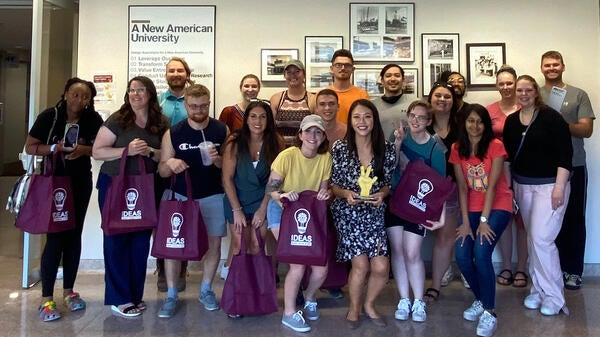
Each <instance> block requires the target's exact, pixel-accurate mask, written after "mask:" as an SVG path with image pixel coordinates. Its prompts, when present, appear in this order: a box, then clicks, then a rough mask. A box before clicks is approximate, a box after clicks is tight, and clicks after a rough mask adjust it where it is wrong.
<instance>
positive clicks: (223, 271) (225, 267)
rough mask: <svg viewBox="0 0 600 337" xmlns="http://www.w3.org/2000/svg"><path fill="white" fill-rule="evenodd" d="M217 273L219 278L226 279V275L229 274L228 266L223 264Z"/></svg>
mask: <svg viewBox="0 0 600 337" xmlns="http://www.w3.org/2000/svg"><path fill="white" fill-rule="evenodd" d="M219 274H220V275H221V280H226V279H227V275H229V266H226V265H223V267H221V272H220V273H219Z"/></svg>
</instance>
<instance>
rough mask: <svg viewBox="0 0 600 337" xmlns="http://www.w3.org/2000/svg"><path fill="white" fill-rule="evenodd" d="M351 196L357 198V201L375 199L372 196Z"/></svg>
mask: <svg viewBox="0 0 600 337" xmlns="http://www.w3.org/2000/svg"><path fill="white" fill-rule="evenodd" d="M352 198H354V200H359V201H375V200H377V199H376V198H374V197H361V196H360V195H356V196H353V197H352Z"/></svg>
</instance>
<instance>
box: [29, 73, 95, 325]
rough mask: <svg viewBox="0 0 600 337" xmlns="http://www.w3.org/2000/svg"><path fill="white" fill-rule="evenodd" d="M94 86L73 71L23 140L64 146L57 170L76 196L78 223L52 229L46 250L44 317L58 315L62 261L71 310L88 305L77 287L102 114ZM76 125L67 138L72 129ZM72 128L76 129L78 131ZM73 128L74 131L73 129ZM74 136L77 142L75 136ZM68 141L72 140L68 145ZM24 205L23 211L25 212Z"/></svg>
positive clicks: (36, 150) (45, 148)
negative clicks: (56, 287)
mask: <svg viewBox="0 0 600 337" xmlns="http://www.w3.org/2000/svg"><path fill="white" fill-rule="evenodd" d="M94 96H96V89H95V88H94V85H93V84H92V83H91V82H88V81H85V80H82V79H80V78H77V77H74V78H71V79H69V80H68V81H67V83H66V84H65V89H64V92H63V94H62V96H61V99H60V101H58V103H57V104H56V106H54V107H53V108H49V109H46V110H44V111H43V112H42V113H40V114H39V116H38V117H37V119H36V121H35V123H34V124H33V127H32V128H31V130H29V135H28V136H27V140H26V142H25V146H26V151H27V153H28V154H31V155H37V156H48V155H50V156H51V155H52V154H54V153H55V152H64V153H65V161H64V162H63V161H62V160H57V162H56V166H57V167H55V168H53V169H54V171H55V173H56V174H57V175H67V176H69V177H70V178H71V185H72V187H73V194H74V195H73V196H72V197H73V199H74V201H75V222H76V225H75V229H72V230H68V231H64V232H58V233H48V234H47V235H46V244H45V246H44V251H43V253H42V261H41V274H42V301H41V303H40V306H39V308H38V313H39V316H40V318H41V319H42V321H44V322H49V321H54V320H56V319H59V318H60V312H58V311H57V310H56V303H55V302H54V294H53V292H54V283H55V282H56V272H57V270H58V266H59V264H60V261H61V259H62V261H63V275H64V276H63V277H64V278H63V298H64V301H65V305H66V307H67V308H68V309H69V310H70V311H77V310H82V309H85V306H86V304H85V301H84V300H82V299H81V298H80V297H79V294H78V293H76V292H73V285H74V284H75V278H76V276H77V269H78V268H79V258H80V255H81V232H82V231H83V221H84V219H85V213H86V211H87V206H88V203H89V200H90V195H91V193H92V171H91V168H92V165H91V161H90V156H91V154H92V143H93V142H94V139H95V138H96V133H97V132H98V129H99V128H100V126H101V125H102V118H101V117H100V115H99V114H98V113H97V112H96V111H95V110H94ZM70 129H72V130H74V131H75V130H78V131H77V133H76V134H74V137H70V138H72V139H70V140H69V141H68V142H67V144H65V139H64V136H65V135H66V134H67V131H68V130H70ZM74 131H73V132H74ZM73 132H71V133H73ZM73 140H75V142H73ZM69 145H70V146H69ZM26 211H27V210H25V209H23V210H21V212H26Z"/></svg>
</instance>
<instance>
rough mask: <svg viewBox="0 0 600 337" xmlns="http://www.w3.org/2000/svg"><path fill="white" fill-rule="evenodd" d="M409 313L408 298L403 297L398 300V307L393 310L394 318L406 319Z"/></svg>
mask: <svg viewBox="0 0 600 337" xmlns="http://www.w3.org/2000/svg"><path fill="white" fill-rule="evenodd" d="M409 314H410V300H409V299H408V298H403V299H401V300H400V302H398V309H396V312H394V318H396V319H398V320H401V321H406V320H407V319H408V315H409Z"/></svg>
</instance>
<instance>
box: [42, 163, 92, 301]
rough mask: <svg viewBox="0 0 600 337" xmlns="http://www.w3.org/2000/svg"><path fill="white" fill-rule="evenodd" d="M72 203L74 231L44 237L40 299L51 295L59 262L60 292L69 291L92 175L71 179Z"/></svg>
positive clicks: (77, 264) (77, 258)
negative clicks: (61, 285) (61, 278)
mask: <svg viewBox="0 0 600 337" xmlns="http://www.w3.org/2000/svg"><path fill="white" fill-rule="evenodd" d="M72 186H73V198H74V200H75V228H74V229H72V230H69V231H64V232H59V233H48V234H46V245H45V246H44V252H43V253H42V262H41V274H42V297H51V296H53V294H54V283H55V282H56V273H57V271H58V266H59V265H60V260H61V258H62V261H63V275H64V276H63V289H72V288H73V285H74V284H75V278H76V277H77V270H78V269H79V258H80V257H81V232H82V231H83V222H84V220H85V213H86V212H87V207H88V203H89V201H90V196H91V194H92V176H91V173H90V175H89V176H88V177H86V178H79V179H75V178H72Z"/></svg>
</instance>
